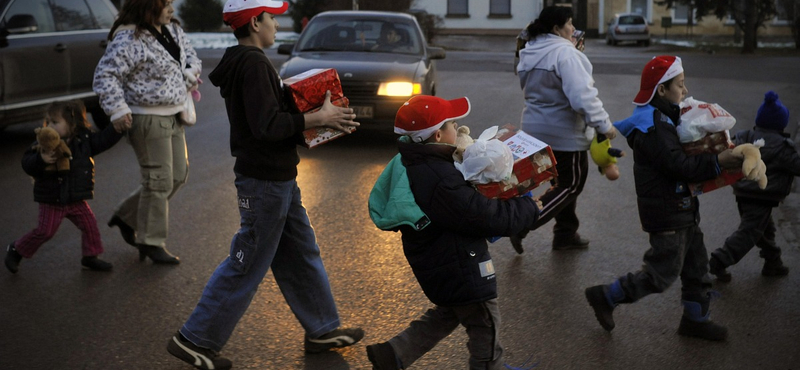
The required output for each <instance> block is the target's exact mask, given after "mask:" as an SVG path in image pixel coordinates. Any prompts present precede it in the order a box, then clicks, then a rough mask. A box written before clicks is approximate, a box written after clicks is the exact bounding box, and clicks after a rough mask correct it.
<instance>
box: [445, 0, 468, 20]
mask: <svg viewBox="0 0 800 370" xmlns="http://www.w3.org/2000/svg"><path fill="white" fill-rule="evenodd" d="M447 16H448V17H469V0H447Z"/></svg>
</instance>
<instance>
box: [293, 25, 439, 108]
mask: <svg viewBox="0 0 800 370" xmlns="http://www.w3.org/2000/svg"><path fill="white" fill-rule="evenodd" d="M382 34H384V36H383V37H382V36H381V35H382ZM278 53H280V54H290V55H291V56H290V57H289V58H288V59H287V60H286V62H284V63H283V65H282V66H281V70H280V75H281V77H282V78H287V77H291V76H294V75H297V74H299V73H302V72H305V71H307V70H309V69H312V68H334V69H336V71H337V72H338V73H339V78H340V79H341V81H342V90H343V91H344V95H345V96H346V97H347V98H348V99H350V107H352V108H353V109H355V112H356V115H357V116H358V118H357V120H358V121H359V122H362V123H363V122H394V116H395V114H396V113H397V109H398V108H400V106H401V105H402V104H403V103H404V102H405V101H406V100H408V98H410V97H411V96H413V95H419V94H426V95H435V94H436V64H435V63H434V59H443V58H444V57H445V52H444V50H443V49H441V48H437V47H430V46H428V44H427V42H426V41H425V38H424V37H423V36H422V31H421V30H420V27H419V25H418V24H417V21H416V19H415V18H414V17H413V16H411V15H408V14H404V13H393V12H376V11H330V12H324V13H320V14H317V15H316V16H314V18H312V19H311V21H310V22H308V25H307V26H306V28H305V29H304V30H303V32H302V33H301V34H300V37H299V38H298V40H297V43H296V44H283V45H280V46H279V47H278Z"/></svg>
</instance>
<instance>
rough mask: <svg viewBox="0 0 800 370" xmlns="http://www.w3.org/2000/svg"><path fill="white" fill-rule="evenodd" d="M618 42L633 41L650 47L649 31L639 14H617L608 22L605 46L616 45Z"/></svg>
mask: <svg viewBox="0 0 800 370" xmlns="http://www.w3.org/2000/svg"><path fill="white" fill-rule="evenodd" d="M620 41H634V42H636V43H637V44H639V45H644V46H650V29H648V28H647V21H646V20H645V19H644V17H643V16H642V15H640V14H635V13H624V14H617V15H615V16H614V18H611V20H610V21H609V22H608V32H606V44H609V45H617V44H618V43H619V42H620Z"/></svg>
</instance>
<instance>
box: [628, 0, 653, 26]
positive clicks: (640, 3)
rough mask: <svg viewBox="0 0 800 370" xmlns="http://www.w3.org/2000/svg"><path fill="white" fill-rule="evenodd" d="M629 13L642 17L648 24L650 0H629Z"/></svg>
mask: <svg viewBox="0 0 800 370" xmlns="http://www.w3.org/2000/svg"><path fill="white" fill-rule="evenodd" d="M630 3H631V13H636V14H639V15H641V16H643V17H644V19H646V20H647V22H648V23H650V4H651V3H652V2H651V1H650V0H630Z"/></svg>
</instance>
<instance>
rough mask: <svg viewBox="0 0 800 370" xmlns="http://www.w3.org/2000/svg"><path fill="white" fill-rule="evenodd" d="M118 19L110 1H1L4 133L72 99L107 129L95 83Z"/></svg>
mask: <svg viewBox="0 0 800 370" xmlns="http://www.w3.org/2000/svg"><path fill="white" fill-rule="evenodd" d="M116 16H117V9H116V8H115V7H114V5H113V4H112V3H111V2H110V1H108V0H85V1H84V0H80V1H76V0H47V1H40V0H37V1H34V0H0V129H2V128H3V127H5V126H8V125H11V124H15V123H20V122H29V121H33V120H38V119H41V118H42V115H43V108H44V106H45V105H47V104H49V103H50V102H53V101H56V100H67V99H82V100H83V101H84V103H85V104H86V108H87V110H88V111H89V112H91V113H92V117H93V119H94V121H95V123H96V124H97V125H98V126H104V125H106V124H108V117H107V116H106V115H105V114H104V113H103V111H102V109H100V107H99V104H98V99H97V96H96V95H95V94H94V91H93V90H92V79H93V76H94V69H95V67H96V66H97V62H98V61H99V60H100V57H102V56H103V53H104V51H105V46H106V44H107V41H106V37H107V36H108V31H109V29H110V28H111V25H112V24H113V23H114V18H115V17H116Z"/></svg>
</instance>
